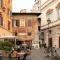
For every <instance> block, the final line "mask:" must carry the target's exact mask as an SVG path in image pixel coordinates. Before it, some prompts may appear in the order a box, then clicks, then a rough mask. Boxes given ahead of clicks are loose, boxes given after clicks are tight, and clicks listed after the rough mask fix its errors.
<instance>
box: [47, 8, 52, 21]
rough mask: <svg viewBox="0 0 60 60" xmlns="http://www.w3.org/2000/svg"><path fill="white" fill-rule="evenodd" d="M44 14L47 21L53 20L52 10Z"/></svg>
mask: <svg viewBox="0 0 60 60" xmlns="http://www.w3.org/2000/svg"><path fill="white" fill-rule="evenodd" d="M46 14H47V19H48V20H52V18H53V9H48V10H47V13H46Z"/></svg>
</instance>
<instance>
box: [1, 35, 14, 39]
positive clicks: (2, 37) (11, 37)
mask: <svg viewBox="0 0 60 60" xmlns="http://www.w3.org/2000/svg"><path fill="white" fill-rule="evenodd" d="M4 38H7V39H8V38H10V39H13V38H15V36H12V35H11V36H0V39H4Z"/></svg>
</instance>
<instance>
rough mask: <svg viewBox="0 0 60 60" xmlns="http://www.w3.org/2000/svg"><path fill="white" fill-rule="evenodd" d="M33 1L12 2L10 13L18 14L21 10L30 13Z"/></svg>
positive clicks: (15, 0) (17, 0)
mask: <svg viewBox="0 0 60 60" xmlns="http://www.w3.org/2000/svg"><path fill="white" fill-rule="evenodd" d="M34 3H35V0H12V12H20V10H21V9H27V11H31V10H32V7H33V5H34Z"/></svg>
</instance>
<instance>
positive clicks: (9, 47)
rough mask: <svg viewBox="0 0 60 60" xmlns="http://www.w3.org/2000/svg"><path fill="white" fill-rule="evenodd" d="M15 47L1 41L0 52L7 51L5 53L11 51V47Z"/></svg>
mask: <svg viewBox="0 0 60 60" xmlns="http://www.w3.org/2000/svg"><path fill="white" fill-rule="evenodd" d="M12 46H13V44H12V43H11V42H9V41H4V42H3V41H0V50H5V51H9V50H11V47H12Z"/></svg>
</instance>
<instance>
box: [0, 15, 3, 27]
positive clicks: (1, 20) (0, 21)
mask: <svg viewBox="0 0 60 60" xmlns="http://www.w3.org/2000/svg"><path fill="white" fill-rule="evenodd" d="M0 26H3V17H2V15H0Z"/></svg>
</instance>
